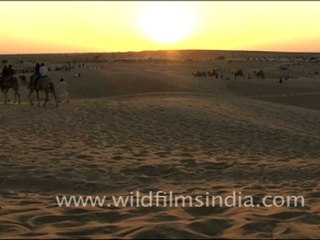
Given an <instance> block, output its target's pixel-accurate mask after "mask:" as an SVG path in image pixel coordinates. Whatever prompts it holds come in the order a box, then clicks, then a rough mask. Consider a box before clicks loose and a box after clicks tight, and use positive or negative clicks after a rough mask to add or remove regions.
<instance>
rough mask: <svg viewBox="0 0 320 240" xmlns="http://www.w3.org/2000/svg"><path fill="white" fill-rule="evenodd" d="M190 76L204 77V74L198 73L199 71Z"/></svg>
mask: <svg viewBox="0 0 320 240" xmlns="http://www.w3.org/2000/svg"><path fill="white" fill-rule="evenodd" d="M192 75H193V76H195V77H206V73H205V72H200V71H199V70H197V71H195V72H193V73H192Z"/></svg>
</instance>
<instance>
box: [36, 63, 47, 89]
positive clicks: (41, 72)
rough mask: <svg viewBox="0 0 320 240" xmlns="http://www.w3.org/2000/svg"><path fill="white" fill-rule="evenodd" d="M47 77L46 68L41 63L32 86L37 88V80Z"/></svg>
mask: <svg viewBox="0 0 320 240" xmlns="http://www.w3.org/2000/svg"><path fill="white" fill-rule="evenodd" d="M36 70H37V69H36ZM47 76H48V68H47V67H46V66H45V65H44V63H41V65H40V67H39V74H38V75H36V78H35V82H34V85H35V86H37V84H38V81H39V79H40V78H43V77H47Z"/></svg>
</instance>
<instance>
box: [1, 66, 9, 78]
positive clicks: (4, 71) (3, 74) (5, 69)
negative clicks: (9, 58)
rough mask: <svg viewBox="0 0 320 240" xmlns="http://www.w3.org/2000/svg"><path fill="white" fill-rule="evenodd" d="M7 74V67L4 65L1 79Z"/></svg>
mask: <svg viewBox="0 0 320 240" xmlns="http://www.w3.org/2000/svg"><path fill="white" fill-rule="evenodd" d="M7 73H8V67H7V65H4V68H3V69H2V77H5V76H7Z"/></svg>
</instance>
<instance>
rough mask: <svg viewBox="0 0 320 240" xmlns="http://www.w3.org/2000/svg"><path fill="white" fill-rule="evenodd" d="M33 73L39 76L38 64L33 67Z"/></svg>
mask: <svg viewBox="0 0 320 240" xmlns="http://www.w3.org/2000/svg"><path fill="white" fill-rule="evenodd" d="M34 73H35V74H36V75H39V74H40V63H37V64H36V66H35V67H34Z"/></svg>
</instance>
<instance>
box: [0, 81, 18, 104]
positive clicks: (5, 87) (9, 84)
mask: <svg viewBox="0 0 320 240" xmlns="http://www.w3.org/2000/svg"><path fill="white" fill-rule="evenodd" d="M0 88H1V91H2V92H3V94H4V103H5V104H7V103H8V91H9V89H10V88H12V90H13V91H14V101H13V103H16V101H17V99H18V103H19V104H20V103H21V100H20V93H19V83H18V79H17V78H16V77H14V76H8V77H2V78H1V79H0Z"/></svg>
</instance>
